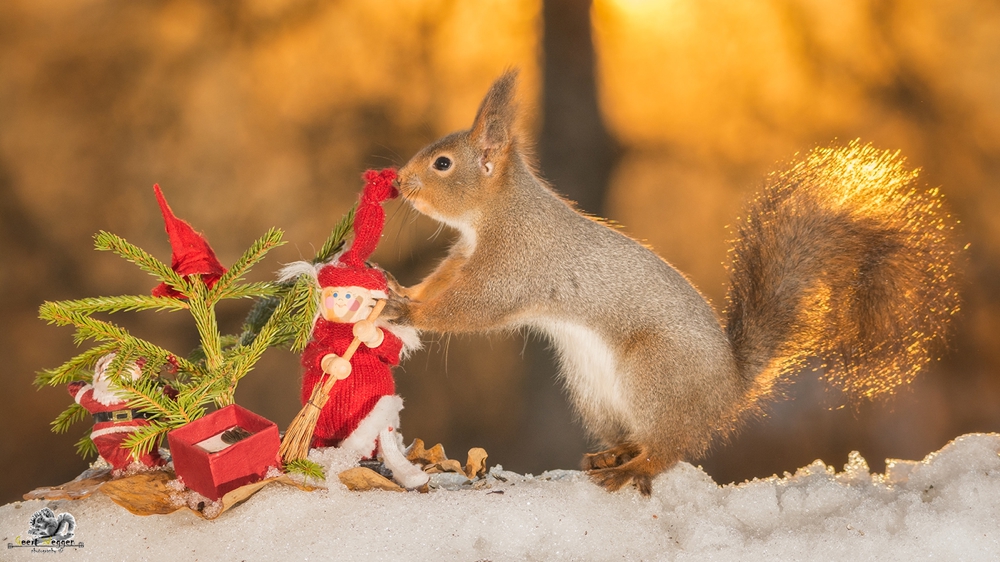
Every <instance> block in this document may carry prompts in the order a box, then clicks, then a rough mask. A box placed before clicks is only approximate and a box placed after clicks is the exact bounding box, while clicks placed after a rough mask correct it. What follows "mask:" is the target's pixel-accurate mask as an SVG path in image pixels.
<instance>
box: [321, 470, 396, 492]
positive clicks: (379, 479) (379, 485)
mask: <svg viewBox="0 0 1000 562" xmlns="http://www.w3.org/2000/svg"><path fill="white" fill-rule="evenodd" d="M337 476H338V477H339V478H340V481H341V482H343V484H344V486H347V489H348V490H351V491H354V492H363V491H367V490H389V491H393V492H405V491H406V490H404V489H403V488H401V487H400V486H399V485H398V484H396V483H395V482H393V481H392V480H389V479H388V478H386V477H384V476H382V475H381V474H379V473H377V472H375V471H374V470H371V469H369V468H365V467H363V466H356V467H354V468H349V469H347V470H345V471H344V472H341V473H340V474H338V475H337Z"/></svg>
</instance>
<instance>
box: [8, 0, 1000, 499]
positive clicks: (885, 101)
mask: <svg viewBox="0 0 1000 562" xmlns="http://www.w3.org/2000/svg"><path fill="white" fill-rule="evenodd" d="M512 66H516V67H519V68H520V69H521V70H522V91H521V97H522V99H523V101H524V105H525V108H526V111H527V118H526V119H527V124H528V128H529V130H531V131H533V134H534V135H535V136H536V138H537V139H538V147H537V148H538V156H539V159H540V164H541V169H542V173H543V175H544V176H545V177H547V178H548V179H550V180H552V181H553V183H554V184H555V186H556V187H557V189H558V190H560V191H562V192H563V193H565V194H567V195H568V196H569V197H571V198H572V199H574V200H577V201H579V202H580V205H581V207H582V208H583V209H585V210H587V211H590V212H594V213H598V214H601V215H604V216H607V217H610V218H611V219H613V220H615V221H617V222H619V223H621V224H622V225H623V226H624V228H625V230H626V231H627V232H629V233H630V234H632V235H633V236H635V237H636V238H639V239H641V240H643V241H645V242H646V243H648V244H649V245H650V246H651V247H652V248H654V249H655V250H656V251H657V252H658V253H659V254H660V255H662V256H663V257H664V258H666V259H667V260H668V261H670V262H672V263H673V264H674V265H675V266H677V267H678V268H679V269H680V270H681V271H684V272H685V273H686V274H687V275H688V276H689V278H690V279H691V280H692V281H693V282H694V283H695V284H696V285H697V286H698V287H699V288H700V289H701V290H702V292H703V293H704V294H706V295H707V296H708V297H709V298H710V299H711V300H712V301H713V302H714V303H715V305H716V307H720V305H721V304H722V300H723V295H724V291H725V270H724V266H723V264H724V262H725V260H726V248H727V244H726V240H727V237H728V236H729V235H730V234H729V231H728V230H727V228H726V225H728V224H731V223H732V222H733V221H734V219H735V217H736V216H737V215H738V214H739V212H740V208H741V204H742V202H743V201H744V200H745V199H746V198H747V197H749V195H750V194H751V193H752V192H753V190H754V189H755V188H756V186H758V185H759V184H760V182H761V180H762V178H763V176H764V175H765V174H766V173H767V172H768V171H770V170H774V169H776V168H777V167H778V166H780V165H781V162H783V161H787V160H789V159H791V158H793V156H794V154H795V153H796V152H804V151H807V150H809V149H810V148H812V147H814V146H817V145H827V144H830V143H831V142H834V141H838V142H847V141H849V140H851V139H854V138H860V139H861V140H862V141H864V142H872V143H874V144H875V145H876V146H878V147H880V148H885V149H900V150H901V151H902V153H903V154H904V155H905V156H906V157H907V158H908V161H909V163H910V165H911V166H914V167H920V168H922V169H923V172H922V178H923V181H924V182H926V184H927V185H928V186H941V187H942V190H943V191H944V193H945V194H946V197H947V198H948V202H949V204H950V207H951V209H952V211H953V212H954V214H955V215H957V216H958V217H959V219H960V220H961V221H962V227H961V231H960V232H959V233H958V235H959V237H960V239H961V240H960V243H962V244H964V243H966V242H968V243H971V246H970V248H969V250H968V252H967V256H966V258H967V259H966V260H965V261H966V264H965V270H966V274H965V286H964V295H965V302H964V307H963V311H962V313H961V317H960V319H959V321H958V323H957V328H956V332H955V333H954V334H953V337H952V341H953V342H954V344H953V346H952V349H951V350H949V351H948V352H947V353H946V354H944V358H943V360H942V361H941V362H938V363H935V364H934V365H932V367H931V368H930V369H929V370H928V371H927V372H926V373H924V374H923V375H922V376H921V377H919V378H918V380H917V381H916V383H915V384H913V385H912V386H911V387H909V388H907V389H905V390H903V391H902V392H900V393H899V394H898V395H896V396H894V397H892V398H891V399H889V400H888V401H885V402H879V403H874V404H861V405H859V406H857V407H852V406H847V407H843V406H844V398H843V396H840V395H838V394H836V393H833V392H828V391H826V390H825V389H824V388H823V387H822V385H820V384H819V383H818V381H817V375H816V374H815V373H805V374H803V375H802V376H801V377H799V379H798V381H797V382H796V383H795V384H794V385H793V386H792V387H791V389H790V390H789V395H790V398H791V399H790V400H785V401H780V402H776V403H775V404H774V405H773V407H772V408H771V409H770V410H769V415H768V417H766V418H765V419H762V420H758V421H754V422H752V423H751V424H750V425H749V426H748V427H747V428H746V430H744V431H743V432H742V434H740V435H739V436H738V437H737V438H736V439H735V440H734V442H733V443H731V444H728V445H725V446H722V445H720V446H719V447H717V448H716V450H715V451H714V452H713V453H712V454H711V455H710V456H708V457H707V458H704V459H700V460H698V461H697V462H699V463H701V464H703V465H704V466H705V468H706V470H707V471H708V472H709V473H710V474H711V475H712V476H713V477H715V478H716V480H717V481H719V482H720V483H723V482H731V481H734V480H735V481H741V480H743V479H746V478H751V477H755V476H761V477H763V476H769V475H771V474H773V473H782V472H784V471H786V470H787V471H792V470H794V469H795V468H796V467H799V466H804V465H805V464H807V463H809V462H811V461H812V460H814V459H817V458H821V459H823V460H824V461H826V462H827V463H829V464H833V465H841V464H843V463H844V462H846V459H847V453H848V452H849V451H851V450H855V449H856V450H859V451H860V452H861V453H862V454H863V455H864V456H865V457H866V458H867V459H868V461H869V463H870V464H871V466H872V468H873V469H875V470H882V468H883V464H882V461H883V460H884V459H885V458H886V457H895V458H908V459H915V458H916V459H919V458H922V457H923V456H924V455H925V454H927V453H928V452H930V451H933V450H935V449H938V448H940V447H941V446H942V445H944V444H945V443H946V442H947V441H948V440H949V439H951V438H953V437H955V436H957V435H960V434H962V433H966V432H974V431H978V432H983V431H1000V377H997V371H998V367H1000V345H996V343H995V340H996V336H995V334H996V333H997V332H998V330H1000V259H998V258H1000V189H998V185H997V183H998V180H1000V72H998V69H1000V4H997V3H996V2H994V1H990V0H839V1H833V0H755V1H751V2H727V1H724V0H701V1H698V2H695V1H692V0H662V1H655V0H594V1H593V4H592V5H591V3H589V2H587V1H584V0H513V1H512V0H488V1H481V2H459V1H455V0H423V1H420V0H382V1H380V2H369V1H364V0H330V1H320V0H245V1H242V2H225V1H218V0H217V1H196V0H158V1H150V2H121V1H113V0H86V1H72V2H70V1H66V0H31V1H28V0H10V1H7V2H4V3H2V4H0V235H2V237H3V242H2V244H0V319H2V322H0V331H2V332H0V359H2V363H3V366H4V374H3V381H4V384H3V394H2V397H0V427H2V428H3V431H2V432H0V474H2V475H3V478H2V479H0V502H9V501H12V500H15V499H18V498H19V497H20V495H21V494H22V493H24V492H27V491H28V490H30V489H32V488H34V487H37V486H41V485H52V484H58V483H61V482H64V481H67V480H69V479H71V478H73V477H74V476H75V475H77V474H78V473H79V472H81V471H82V469H83V468H84V467H85V466H86V465H85V463H84V461H82V460H80V459H79V458H78V457H76V456H75V454H74V452H73V443H75V442H76V441H77V439H79V438H80V437H81V436H82V435H83V434H84V433H85V432H86V431H88V426H87V425H86V424H83V423H81V424H78V425H77V426H75V427H74V428H73V429H71V431H70V433H68V434H65V435H55V434H52V433H50V432H49V422H50V421H51V420H52V419H53V418H54V417H55V415H56V414H57V413H58V412H60V411H61V410H62V409H63V408H64V407H65V406H66V405H67V404H68V403H69V401H70V400H71V399H70V397H69V395H68V394H67V393H66V392H65V390H64V389H60V388H46V389H43V390H41V391H36V390H35V389H34V387H33V386H32V384H31V381H32V379H33V377H34V374H35V372H36V371H38V370H40V369H43V368H48V367H54V366H57V365H59V364H61V363H62V362H63V361H65V360H66V359H68V358H69V357H70V356H72V355H73V354H74V348H73V344H72V337H71V335H72V330H71V329H69V328H56V327H51V326H46V325H45V324H44V322H42V321H40V320H38V319H37V309H38V305H39V304H40V303H41V302H42V301H43V300H56V299H68V298H82V297H86V296H97V295H115V294H130V293H144V292H148V291H149V290H150V289H151V288H152V287H153V285H155V282H154V281H153V280H152V279H151V278H149V277H148V276H146V275H145V274H144V273H142V272H141V271H139V270H138V269H137V268H136V267H134V266H133V265H131V264H128V263H126V262H125V261H123V260H121V259H120V258H118V257H117V256H114V255H110V254H105V253H98V252H95V251H93V249H92V240H91V236H92V235H93V234H94V233H95V232H97V231H98V230H102V229H103V230H108V231H111V232H114V233H116V234H119V235H121V236H124V237H125V238H126V239H128V240H129V241H130V242H133V243H135V244H138V245H139V246H141V247H143V248H145V249H147V250H148V251H150V252H151V253H153V254H154V255H156V256H158V257H160V258H161V259H163V260H167V259H169V256H170V248H169V246H168V244H167V238H166V235H165V233H164V231H163V224H162V220H161V217H160V215H159V211H158V209H157V207H156V204H155V200H154V198H153V193H152V189H151V187H152V185H153V183H155V182H158V183H159V184H160V185H161V186H162V187H163V189H164V191H165V193H166V195H167V198H168V199H169V200H170V202H171V205H172V206H173V208H174V210H175V212H176V213H177V214H178V215H179V216H180V217H182V218H184V219H186V220H188V221H189V222H191V223H192V224H193V225H194V226H195V227H196V228H197V229H199V230H201V231H203V232H204V233H205V234H206V236H207V237H208V239H209V241H210V242H211V244H212V245H213V247H214V248H215V250H216V252H217V253H218V255H219V258H220V259H221V261H222V262H223V263H225V264H229V263H231V262H232V261H233V260H235V259H236V258H237V257H238V256H239V255H240V253H241V252H242V251H243V250H244V249H245V248H246V247H247V246H248V245H249V244H250V242H252V241H253V240H254V239H256V238H257V237H258V236H260V235H261V234H263V233H264V231H265V230H266V229H267V228H268V227H270V226H278V227H280V228H283V229H284V230H285V231H286V237H285V239H286V240H288V241H289V242H290V243H289V244H288V245H286V246H284V247H282V248H280V249H279V250H277V251H275V252H273V253H272V254H271V256H270V257H269V259H268V261H267V262H265V263H264V264H262V265H261V266H258V268H257V271H256V272H255V273H256V274H257V276H258V278H259V279H265V278H268V277H269V276H271V275H272V274H273V272H275V271H276V270H277V269H279V268H280V266H281V264H282V263H287V262H291V261H294V260H297V259H308V258H309V257H311V256H312V255H313V251H314V248H315V247H317V246H318V245H319V244H320V243H321V242H322V241H323V240H324V239H325V237H326V236H327V234H328V233H329V231H330V229H331V228H332V226H333V225H334V224H335V223H336V221H337V220H338V219H339V218H340V217H341V215H342V214H343V213H344V212H345V211H346V210H347V209H348V208H349V207H350V206H351V205H352V203H353V201H354V200H355V197H356V194H357V193H358V191H359V190H360V189H361V186H362V182H361V180H360V174H361V172H362V171H363V170H364V169H365V168H368V167H384V166H387V165H399V164H402V163H404V162H405V161H406V159H407V158H408V157H409V156H410V155H412V154H413V153H414V152H415V151H416V150H418V149H419V148H420V147H421V146H423V145H424V144H426V143H428V142H430V141H432V140H434V139H435V138H437V137H439V136H441V135H443V134H445V133H448V132H451V131H453V130H456V129H461V128H465V127H468V126H469V124H471V120H472V118H473V116H474V113H475V110H476V107H477V104H478V102H479V100H480V98H481V96H482V95H483V94H484V93H485V91H486V89H487V88H488V86H489V84H490V82H491V81H492V80H493V79H494V78H495V77H497V76H498V75H499V74H500V73H501V72H502V71H503V70H504V69H505V68H508V67H512ZM388 214H389V217H390V219H389V222H388V224H387V227H386V231H385V232H386V235H385V238H384V240H383V242H382V245H381V247H380V249H379V251H378V252H377V253H376V255H375V260H376V261H377V262H379V263H380V264H381V265H382V266H384V267H386V268H387V269H389V270H390V271H392V272H393V273H395V274H396V276H397V277H398V278H399V279H400V280H401V281H402V282H403V283H405V284H409V283H413V282H416V281H417V280H419V279H420V278H421V276H422V275H424V274H425V273H427V272H428V271H429V270H430V269H431V268H432V267H433V265H434V263H435V260H437V259H438V258H440V257H441V256H442V255H443V253H444V249H445V248H446V245H447V242H448V240H449V238H450V236H451V233H449V232H447V231H445V232H443V233H440V234H436V231H437V229H438V226H437V225H436V224H434V223H433V222H431V221H430V220H428V219H425V218H422V217H418V216H417V215H416V214H415V213H414V212H412V211H410V210H409V209H408V208H407V207H405V205H401V204H399V203H393V204H392V205H390V207H389V210H388ZM248 307H249V303H242V304H241V303H236V304H229V305H227V306H225V307H223V308H222V309H221V310H220V321H221V322H222V323H223V326H224V328H225V330H224V331H227V332H235V331H236V330H238V328H239V325H240V323H241V321H242V319H243V317H244V315H245V314H246V312H247V309H248ZM116 319H117V321H119V322H121V323H123V324H125V325H126V326H127V327H129V328H130V329H132V330H134V331H135V332H136V333H137V334H138V335H140V336H142V337H146V338H148V339H152V340H155V341H157V342H158V343H161V344H162V345H164V346H165V347H167V348H168V349H172V350H175V351H177V352H179V353H186V352H187V351H188V350H190V349H191V348H192V347H193V346H194V344H195V338H196V333H195V330H194V327H193V326H192V325H191V324H190V320H189V318H188V317H186V316H183V315H180V314H173V315H171V314H166V313H140V314H136V313H123V314H120V315H118V316H117V317H116ZM425 341H426V342H427V345H426V350H425V351H423V352H420V353H418V354H416V355H415V356H414V357H412V358H411V359H410V360H409V361H408V362H407V363H405V365H404V367H403V368H401V369H399V370H398V373H397V381H398V387H399V393H400V394H401V395H402V396H403V397H404V398H405V399H406V405H407V407H406V410H405V411H404V412H403V432H404V434H405V435H406V436H407V438H408V439H412V438H414V437H420V438H422V439H424V440H425V441H427V442H430V443H435V442H442V443H444V445H445V448H446V449H447V450H448V451H449V452H451V453H452V455H453V456H456V457H462V455H463V454H464V451H465V450H466V449H467V448H469V447H472V446H482V447H485V448H486V449H487V451H489V453H490V459H489V463H490V464H496V463H500V464H502V465H503V466H504V467H505V468H507V469H513V470H517V471H521V472H533V473H538V472H541V471H543V470H546V469H553V468H575V467H576V466H577V464H578V462H579V457H580V454H581V453H582V452H583V451H584V449H585V447H586V445H587V444H586V443H585V439H584V437H583V435H582V432H581V430H580V428H579V427H578V426H577V425H576V424H575V423H574V421H573V419H572V414H571V413H570V412H569V411H568V407H567V403H566V401H565V400H564V399H563V397H562V396H561V390H560V388H559V385H558V382H557V381H556V380H555V378H554V376H553V367H552V363H551V361H552V359H551V356H550V354H549V352H548V351H547V350H546V348H545V345H544V343H542V342H539V341H537V340H536V339H535V338H530V337H529V338H525V337H522V336H518V335H498V336H491V337H486V336H482V337H452V338H443V337H437V336H426V337H425ZM298 387H299V366H298V362H297V357H296V356H294V355H292V354H290V353H285V352H281V351H270V352H268V354H266V355H265V358H264V360H263V361H262V362H261V363H260V364H259V366H258V368H257V369H256V370H255V371H254V372H253V373H251V375H250V376H248V377H247V379H245V380H244V382H243V383H242V384H241V387H240V389H239V391H238V393H237V400H238V402H240V403H241V404H242V405H244V406H246V407H248V408H250V409H251V410H254V411H256V412H258V413H260V414H262V415H264V416H266V417H269V418H270V419H272V420H274V421H275V422H277V423H278V425H279V426H281V427H284V426H286V425H287V423H288V422H289V421H290V420H291V418H292V416H294V414H295V412H296V411H297V410H298V408H299V403H298V401H297V395H298Z"/></svg>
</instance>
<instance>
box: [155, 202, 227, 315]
mask: <svg viewBox="0 0 1000 562" xmlns="http://www.w3.org/2000/svg"><path fill="white" fill-rule="evenodd" d="M153 191H154V192H155V193H156V200H157V201H158V202H159V203H160V212H161V213H163V222H164V223H165V224H166V228H167V236H169V237H170V248H171V250H172V255H171V257H170V268H171V269H173V270H174V271H176V272H177V273H178V274H180V275H181V276H182V277H184V276H187V275H201V278H202V280H203V281H204V282H205V284H206V285H208V286H209V287H211V286H213V285H215V282H216V281H218V280H219V278H220V277H222V274H224V273H225V272H226V268H225V267H222V264H221V263H219V260H218V258H216V257H215V252H214V251H212V247H211V246H209V245H208V241H207V240H205V237H204V236H202V235H201V234H198V233H197V232H195V230H194V229H193V228H191V225H190V224H188V223H187V222H185V221H183V220H181V219H179V218H177V216H176V215H174V212H173V211H172V210H171V209H170V205H168V204H167V200H166V198H164V197H163V192H162V191H160V186H159V184H155V185H153ZM153 296H155V297H175V298H184V295H182V294H180V293H179V292H177V290H176V289H174V288H173V287H171V286H170V285H167V284H166V283H160V284H159V285H157V286H156V287H155V288H153Z"/></svg>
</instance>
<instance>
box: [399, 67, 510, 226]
mask: <svg viewBox="0 0 1000 562" xmlns="http://www.w3.org/2000/svg"><path fill="white" fill-rule="evenodd" d="M516 85H517V72H516V71H511V72H508V73H506V74H504V75H503V76H501V77H500V78H499V79H497V81H496V82H494V83H493V86H492V87H491V88H490V91H489V92H488V93H487V94H486V97H485V98H483V103H482V104H481V105H480V107H479V113H478V114H477V115H476V119H475V121H473V123H472V128H470V129H469V130H468V131H461V132H458V133H452V134H450V135H448V136H446V137H444V138H443V139H441V140H439V141H437V142H435V143H432V144H431V145H429V146H427V147H426V148H424V149H423V150H421V151H420V152H418V153H417V155H416V156H414V157H413V158H412V159H410V161H409V162H408V163H407V164H406V165H405V166H403V168H402V169H400V170H399V186H400V192H402V194H403V197H405V198H406V200H407V201H409V202H410V203H411V204H412V205H413V206H414V207H415V208H416V209H417V210H418V211H420V212H421V213H423V214H425V215H427V216H429V217H431V218H434V219H436V220H439V221H441V222H443V223H445V224H447V225H449V226H452V227H455V228H458V229H459V230H464V231H469V230H470V229H475V228H476V225H477V222H478V220H479V218H480V217H481V216H482V215H483V213H484V212H485V211H487V210H489V209H494V208H496V207H497V205H496V204H495V203H496V198H497V197H498V196H502V195H503V187H504V184H505V177H504V176H505V173H506V168H507V166H508V163H509V161H510V160H511V158H513V157H514V155H515V153H516V151H517V148H516V138H517V133H516V130H515V127H514V123H515V121H516V116H517V109H516V104H515V103H514V91H515V89H516Z"/></svg>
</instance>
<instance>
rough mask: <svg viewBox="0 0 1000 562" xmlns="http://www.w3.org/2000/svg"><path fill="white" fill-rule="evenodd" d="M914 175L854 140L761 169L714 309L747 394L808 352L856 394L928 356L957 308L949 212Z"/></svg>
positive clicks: (757, 392) (887, 388) (901, 379)
mask: <svg viewBox="0 0 1000 562" xmlns="http://www.w3.org/2000/svg"><path fill="white" fill-rule="evenodd" d="M916 176H917V172H916V171H911V170H907V169H906V168H905V167H904V161H903V159H902V158H900V157H899V155H898V153H889V152H882V151H879V150H876V149H874V148H872V147H871V146H870V145H860V144H859V143H857V142H856V141H855V142H853V143H851V144H850V145H848V146H846V147H841V148H822V149H816V150H814V151H812V152H811V153H810V154H809V155H808V156H807V157H806V158H805V159H804V160H802V161H801V162H798V163H797V164H795V165H793V166H792V167H791V168H789V169H787V170H785V171H783V172H778V173H775V174H772V175H771V176H769V177H768V179H767V181H766V182H765V185H764V189H763V191H762V193H761V194H760V195H759V196H758V198H757V199H756V200H755V201H753V203H752V204H751V206H750V209H749V212H748V214H747V215H746V217H745V218H743V219H742V220H741V221H740V222H739V224H738V227H737V231H738V232H737V238H736V242H735V244H734V247H733V249H732V256H731V257H732V265H731V270H730V289H729V295H728V297H727V298H728V306H727V310H726V314H725V316H726V333H727V335H728V337H729V340H730V343H731V344H732V347H733V350H734V354H735V357H736V360H737V364H738V366H739V369H740V374H741V375H742V376H743V377H744V379H745V380H746V381H747V384H748V388H749V389H750V390H749V392H750V394H751V396H750V397H749V398H750V399H751V402H753V403H756V402H758V400H757V399H758V398H761V397H764V396H766V395H768V394H770V393H771V392H772V391H773V389H774V385H775V383H776V382H778V381H780V380H781V378H782V377H783V376H784V375H788V374H792V373H794V372H796V371H799V370H801V369H802V368H803V367H805V366H806V363H807V361H809V360H810V358H813V357H817V358H819V359H820V360H821V361H822V362H823V367H824V371H825V374H824V378H825V379H826V380H828V381H830V382H833V383H835V384H837V385H838V386H840V387H842V388H844V389H845V390H846V391H847V392H848V393H849V394H851V395H863V396H868V397H874V396H876V395H879V394H882V393H889V392H891V391H892V390H893V389H894V388H895V387H896V386H898V385H900V384H905V383H908V382H910V381H911V380H912V379H913V377H914V376H915V375H916V373H917V372H918V371H919V370H920V369H921V368H922V367H923V366H924V365H926V364H927V362H928V361H929V360H930V359H931V358H932V353H933V350H934V349H935V347H936V346H935V345H934V344H935V343H937V342H936V341H935V340H943V338H944V334H945V332H946V329H947V327H948V324H949V322H950V320H951V318H952V315H953V314H954V313H955V312H956V311H957V310H958V305H959V299H958V295H957V291H956V288H955V267H954V265H953V258H954V255H955V249H954V247H953V246H952V244H951V242H950V239H949V238H950V235H951V231H952V229H953V224H952V223H953V221H952V219H951V217H950V216H949V215H948V214H947V213H946V212H945V211H944V210H943V209H942V200H941V196H940V195H939V194H938V192H937V190H936V189H933V190H929V191H921V190H918V189H917V188H916V186H915V183H916Z"/></svg>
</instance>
